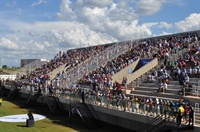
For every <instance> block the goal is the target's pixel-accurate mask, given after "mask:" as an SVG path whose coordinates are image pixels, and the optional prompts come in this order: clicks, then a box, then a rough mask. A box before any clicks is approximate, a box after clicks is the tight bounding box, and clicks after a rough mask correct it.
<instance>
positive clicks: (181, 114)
mask: <svg viewBox="0 0 200 132" xmlns="http://www.w3.org/2000/svg"><path fill="white" fill-rule="evenodd" d="M184 112H185V110H184V108H183V106H182V105H180V104H179V111H178V116H177V119H176V121H177V126H178V127H181V120H182V118H183V114H184Z"/></svg>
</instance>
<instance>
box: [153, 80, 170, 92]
mask: <svg viewBox="0 0 200 132" xmlns="http://www.w3.org/2000/svg"><path fill="white" fill-rule="evenodd" d="M166 90H167V82H166V81H161V82H160V84H159V86H158V89H157V90H156V91H155V92H162V93H164V92H165V91H166Z"/></svg>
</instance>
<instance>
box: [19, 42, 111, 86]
mask: <svg viewBox="0 0 200 132" xmlns="http://www.w3.org/2000/svg"><path fill="white" fill-rule="evenodd" d="M112 45H113V44H108V45H102V46H93V47H87V48H80V49H73V50H68V51H66V52H61V51H60V52H59V53H58V54H56V55H55V56H54V58H53V59H51V60H50V61H49V62H47V63H45V64H43V65H41V66H40V67H38V68H36V69H34V70H32V71H27V72H26V74H24V75H22V76H21V78H20V79H28V82H27V81H25V82H23V81H24V80H23V81H20V79H19V80H18V81H19V82H18V83H23V84H24V83H29V84H31V85H36V86H37V87H38V86H39V85H40V84H41V85H42V86H43V87H44V86H45V85H46V84H47V80H50V81H51V83H53V84H52V85H51V86H56V87H57V86H58V85H57V84H58V83H59V82H58V80H57V79H58V78H54V79H53V78H51V74H50V73H51V72H52V71H54V70H56V69H58V68H59V66H62V65H65V67H66V71H67V70H69V69H71V68H73V67H75V66H77V65H78V64H79V63H81V62H84V61H85V60H86V59H87V58H89V57H91V56H92V54H93V52H96V53H98V52H101V51H103V50H105V49H106V48H109V47H111V46H112ZM64 72H65V70H63V71H59V73H58V75H57V76H59V75H60V74H61V73H64Z"/></svg>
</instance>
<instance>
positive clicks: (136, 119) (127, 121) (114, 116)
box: [20, 90, 153, 131]
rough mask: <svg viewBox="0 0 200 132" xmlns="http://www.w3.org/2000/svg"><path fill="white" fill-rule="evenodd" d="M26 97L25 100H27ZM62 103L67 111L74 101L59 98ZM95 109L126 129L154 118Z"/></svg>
mask: <svg viewBox="0 0 200 132" xmlns="http://www.w3.org/2000/svg"><path fill="white" fill-rule="evenodd" d="M20 93H21V94H20V96H21V97H23V98H26V99H27V98H28V96H29V91H25V90H20ZM26 99H25V100H26ZM59 99H60V101H61V103H62V104H63V108H64V109H65V110H67V111H69V106H70V104H72V103H74V101H73V100H69V99H64V98H59ZM37 101H38V102H40V103H41V102H42V97H40V98H39V99H38V100H37ZM93 107H94V109H95V110H96V112H97V113H98V115H99V117H100V118H101V121H103V122H107V123H109V124H113V125H116V126H121V127H123V128H126V129H130V130H134V131H136V130H138V129H140V128H141V127H142V126H143V125H144V124H145V123H146V122H147V121H150V120H151V119H153V118H152V117H148V116H144V115H140V114H135V113H130V112H124V111H119V110H115V109H107V108H105V107H100V106H96V105H93Z"/></svg>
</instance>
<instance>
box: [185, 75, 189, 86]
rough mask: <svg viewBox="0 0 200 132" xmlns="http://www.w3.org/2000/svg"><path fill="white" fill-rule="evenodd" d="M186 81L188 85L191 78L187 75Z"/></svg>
mask: <svg viewBox="0 0 200 132" xmlns="http://www.w3.org/2000/svg"><path fill="white" fill-rule="evenodd" d="M184 80H185V83H186V84H189V81H190V78H189V76H188V75H187V74H186V75H185V77H184Z"/></svg>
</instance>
